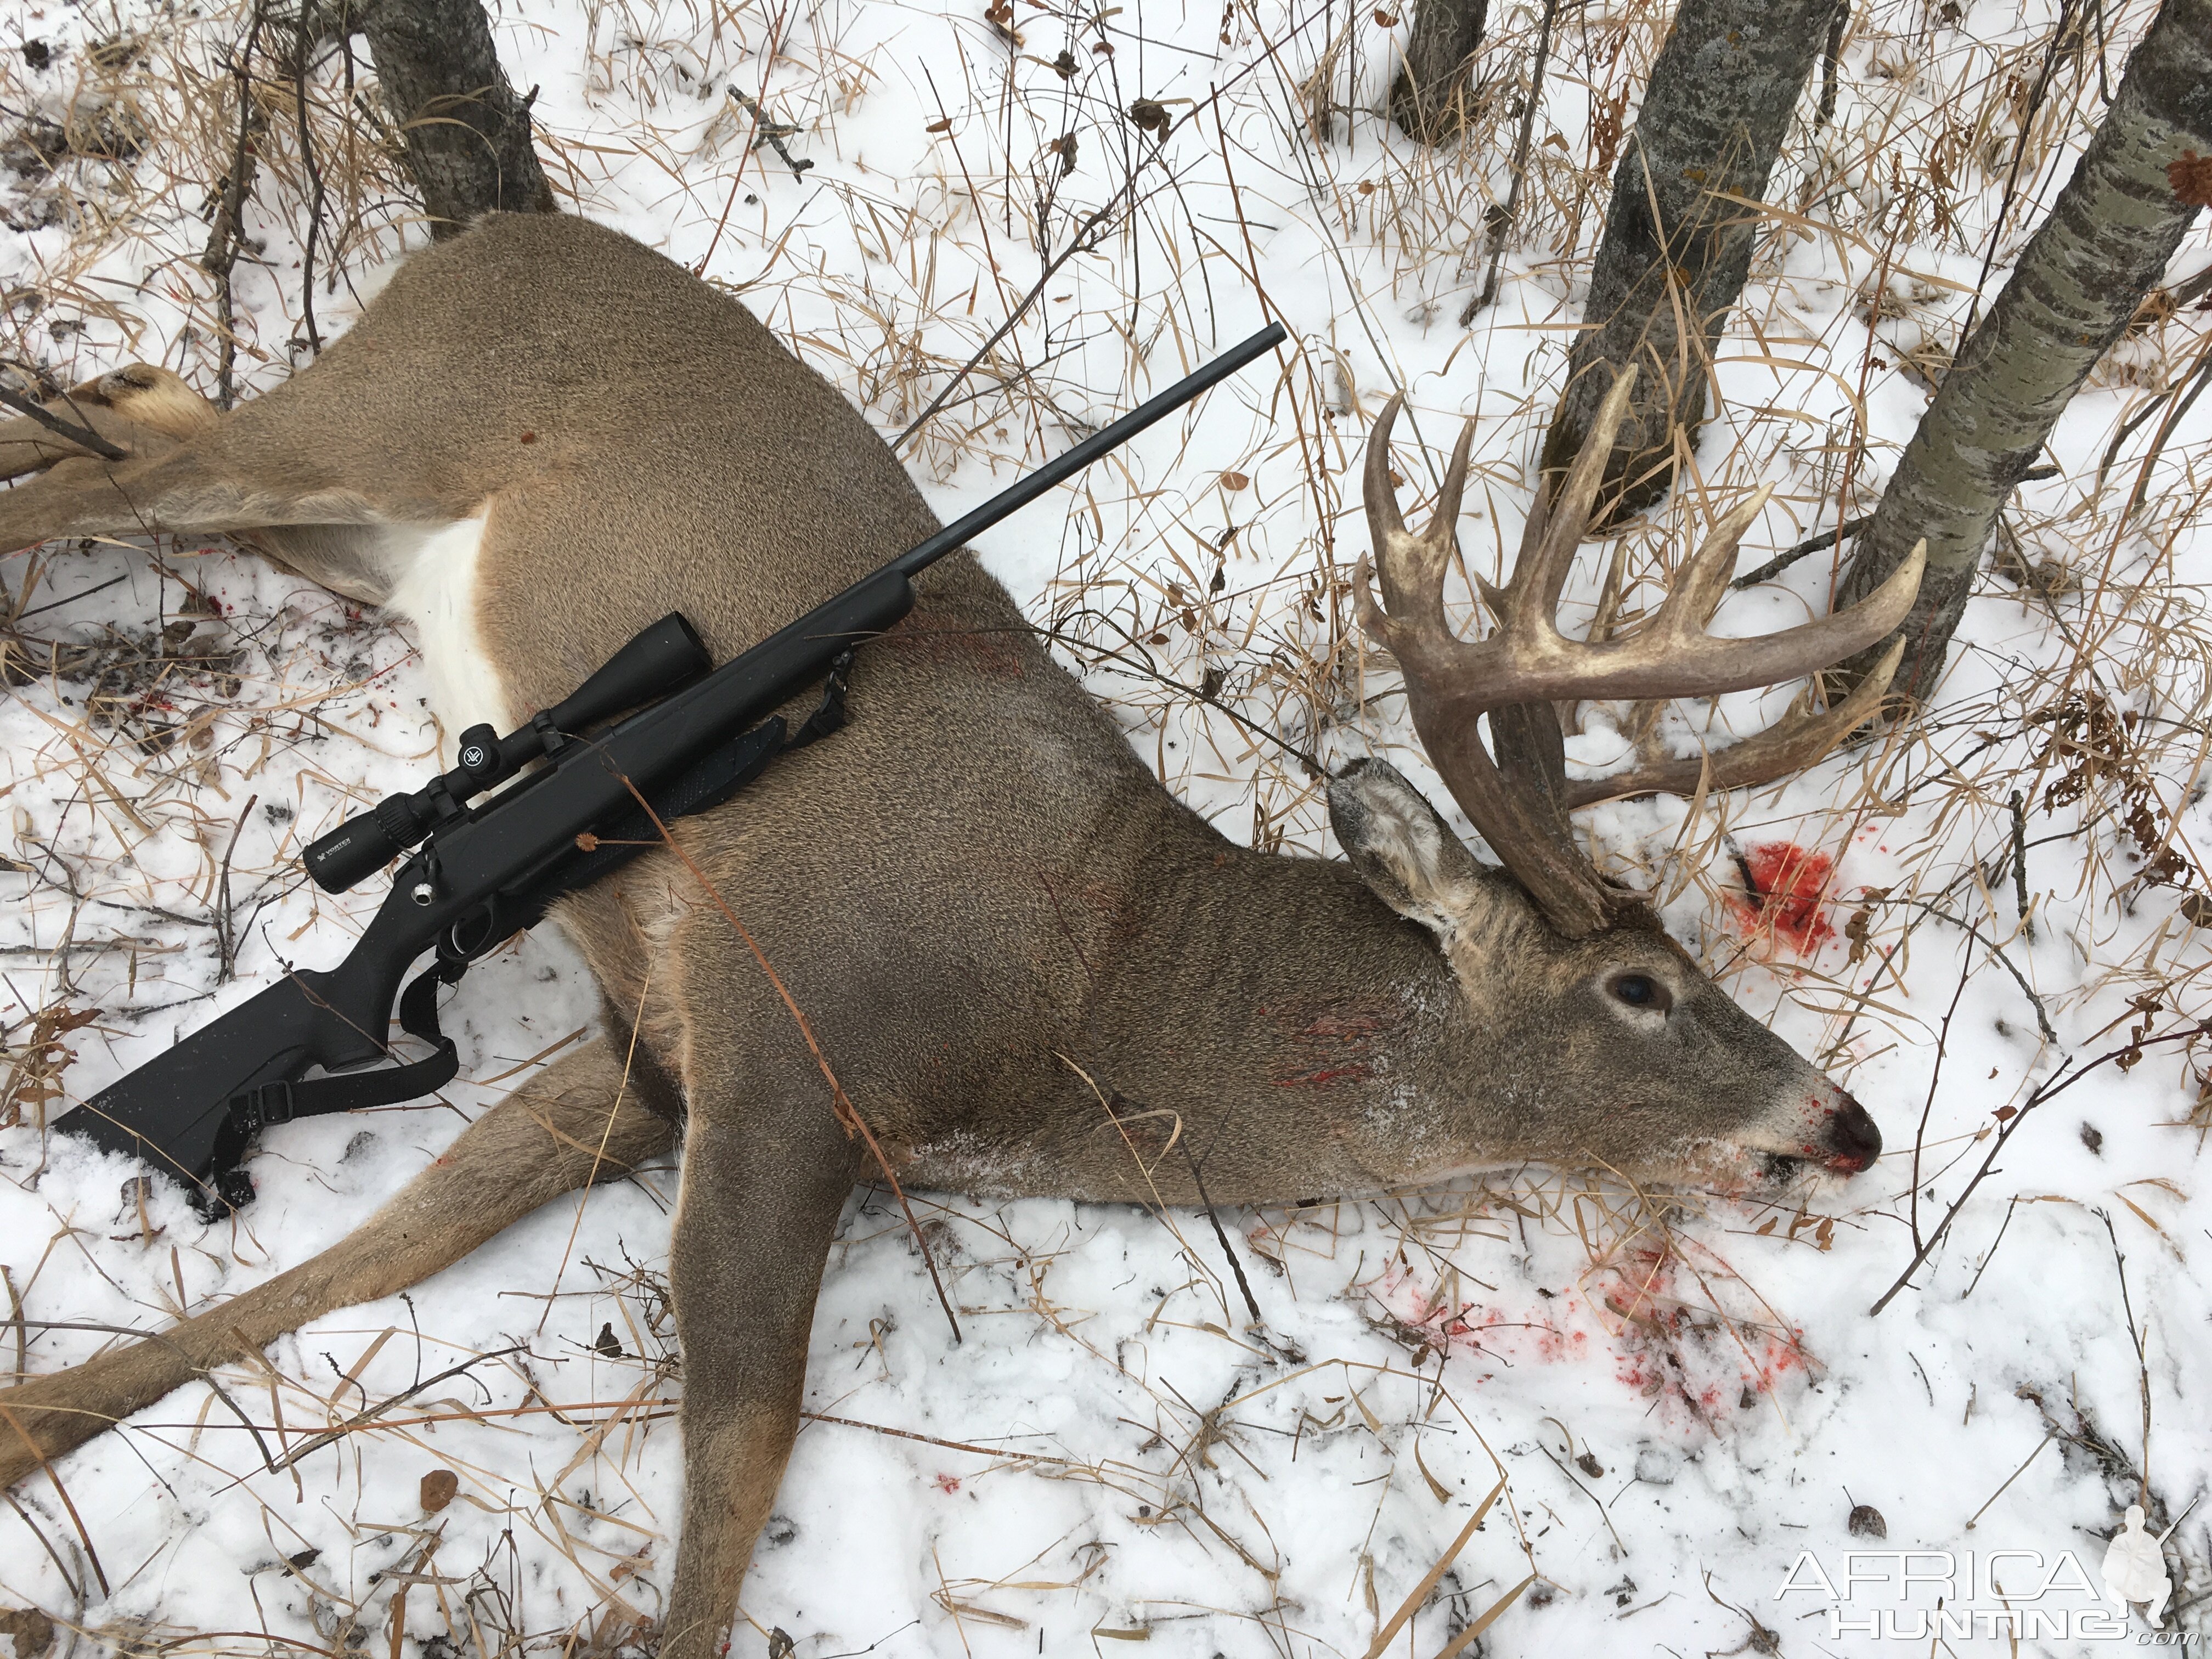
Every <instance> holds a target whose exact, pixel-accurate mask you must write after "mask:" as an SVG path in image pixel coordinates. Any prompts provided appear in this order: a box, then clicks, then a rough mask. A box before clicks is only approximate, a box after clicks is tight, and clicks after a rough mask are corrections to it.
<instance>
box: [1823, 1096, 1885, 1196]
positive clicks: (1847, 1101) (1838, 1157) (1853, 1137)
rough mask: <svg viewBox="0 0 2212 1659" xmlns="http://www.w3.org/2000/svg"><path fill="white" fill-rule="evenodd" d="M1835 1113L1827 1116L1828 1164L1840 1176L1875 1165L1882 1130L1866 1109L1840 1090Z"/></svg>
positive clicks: (1879, 1150)
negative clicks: (1876, 1125)
mask: <svg viewBox="0 0 2212 1659" xmlns="http://www.w3.org/2000/svg"><path fill="white" fill-rule="evenodd" d="M1838 1095H1839V1098H1838V1103H1837V1106H1836V1109H1835V1112H1834V1115H1832V1116H1831V1117H1830V1118H1829V1119H1828V1127H1827V1133H1826V1137H1825V1139H1826V1142H1827V1148H1828V1158H1827V1164H1828V1167H1829V1168H1830V1169H1831V1170H1834V1171H1835V1172H1836V1173H1837V1174H1838V1175H1857V1174H1858V1173H1859V1172H1860V1171H1861V1170H1869V1169H1872V1168H1873V1167H1874V1161H1875V1159H1876V1158H1880V1157H1881V1130H1880V1129H1879V1128H1877V1127H1875V1121H1874V1119H1873V1118H1871V1117H1869V1116H1868V1115H1867V1109H1866V1108H1865V1107H1863V1106H1862V1105H1860V1104H1859V1103H1858V1102H1857V1101H1856V1100H1854V1099H1852V1098H1851V1097H1850V1096H1849V1095H1846V1094H1842V1093H1841V1091H1838Z"/></svg>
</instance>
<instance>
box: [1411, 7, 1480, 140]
mask: <svg viewBox="0 0 2212 1659" xmlns="http://www.w3.org/2000/svg"><path fill="white" fill-rule="evenodd" d="M1489 12H1490V0H1415V4H1414V7H1413V38H1412V39H1411V40H1408V41H1407V43H1406V61H1405V64H1403V66H1401V68H1400V70H1398V78H1397V79H1396V80H1395V81H1394V82H1391V85H1390V118H1391V119H1392V120H1394V121H1395V122H1396V123H1397V124H1398V125H1400V126H1401V127H1402V128H1404V129H1405V130H1406V131H1407V132H1409V133H1411V134H1412V135H1413V137H1416V138H1419V140H1421V142H1422V143H1429V144H1434V143H1441V142H1442V141H1443V140H1444V139H1446V138H1449V137H1452V136H1453V135H1454V134H1455V133H1456V132H1457V131H1459V130H1460V128H1461V127H1462V125H1465V117H1464V113H1463V112H1462V109H1461V108H1460V103H1461V100H1462V96H1463V95H1464V94H1465V93H1466V90H1467V78H1468V63H1469V61H1470V60H1471V59H1473V58H1474V49H1475V48H1476V47H1477V46H1480V45H1481V44H1482V27H1483V24H1484V22H1485V21H1486V19H1487V18H1488V15H1489Z"/></svg>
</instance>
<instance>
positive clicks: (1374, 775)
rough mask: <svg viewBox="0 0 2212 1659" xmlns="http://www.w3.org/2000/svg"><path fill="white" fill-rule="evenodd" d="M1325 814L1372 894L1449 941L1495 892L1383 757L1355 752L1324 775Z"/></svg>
mask: <svg viewBox="0 0 2212 1659" xmlns="http://www.w3.org/2000/svg"><path fill="white" fill-rule="evenodd" d="M1328 819H1329V824H1330V827H1331V828H1333V829H1334V830H1335V831H1336V839H1337V841H1338V842H1339V843H1340V844H1341V845H1342V847H1343V848H1344V851H1345V855H1346V857H1347V858H1349V859H1350V860H1352V868H1353V869H1354V870H1356V871H1358V872H1359V876H1360V878H1361V879H1362V880H1363V881H1364V882H1365V883H1366V884H1368V886H1369V887H1370V888H1371V889H1373V890H1374V892H1375V896H1376V897H1377V898H1379V899H1381V900H1382V901H1383V903H1385V904H1387V905H1389V907H1390V908H1392V909H1393V910H1395V911H1396V912H1397V913H1398V914H1399V915H1401V916H1404V917H1406V918H1407V920H1408V921H1418V922H1419V923H1420V924H1421V926H1422V927H1426V928H1427V929H1429V931H1430V932H1431V933H1435V934H1436V935H1437V938H1438V939H1443V940H1444V941H1445V942H1447V943H1449V941H1450V940H1451V939H1453V938H1454V937H1455V935H1457V934H1458V933H1460V932H1461V931H1462V929H1463V928H1465V927H1467V925H1468V922H1469V921H1471V920H1472V919H1473V916H1474V913H1476V912H1480V911H1483V910H1486V909H1488V908H1490V907H1492V905H1494V904H1495V903H1496V902H1498V899H1499V897H1500V896H1501V895H1500V893H1499V891H1498V889H1499V887H1500V886H1501V884H1503V882H1502V878H1500V877H1498V875H1496V874H1495V873H1493V872H1491V871H1490V870H1488V869H1486V868H1485V867H1484V866H1483V865H1482V864H1481V863H1480V862H1479V861H1478V860H1476V858H1475V856H1474V854H1472V853H1470V852H1468V850H1467V847H1466V844H1465V843H1464V842H1462V841H1461V840H1460V838H1459V837H1458V836H1455V835H1454V834H1453V833H1452V828H1451V826H1450V825H1449V824H1448V823H1445V822H1444V821H1443V817H1441V816H1440V815H1439V814H1438V813H1437V809H1436V808H1435V807H1433V806H1431V805H1429V802H1428V798H1427V797H1426V796H1425V795H1423V794H1422V793H1421V792H1420V791H1419V790H1418V789H1416V788H1414V787H1413V785H1412V784H1410V783H1408V782H1407V781H1406V780H1405V778H1404V776H1403V775H1401V773H1400V772H1399V770H1398V769H1397V768H1396V767H1395V766H1392V765H1391V764H1390V763H1389V762H1388V761H1379V760H1356V761H1353V762H1352V763H1350V764H1348V765H1347V766H1346V767H1345V769H1343V770H1342V771H1340V772H1339V773H1337V774H1336V775H1335V776H1334V777H1332V778H1331V779H1330V780H1329V781H1328Z"/></svg>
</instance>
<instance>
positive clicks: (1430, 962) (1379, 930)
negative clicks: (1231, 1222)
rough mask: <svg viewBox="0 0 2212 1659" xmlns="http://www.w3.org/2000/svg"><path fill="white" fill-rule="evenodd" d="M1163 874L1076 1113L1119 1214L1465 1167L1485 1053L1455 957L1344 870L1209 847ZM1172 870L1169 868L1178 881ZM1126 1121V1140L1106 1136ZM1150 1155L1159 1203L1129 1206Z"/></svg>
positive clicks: (1153, 885)
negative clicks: (1473, 1097) (1474, 1078)
mask: <svg viewBox="0 0 2212 1659" xmlns="http://www.w3.org/2000/svg"><path fill="white" fill-rule="evenodd" d="M1194 850H1195V854H1196V855H1195V856H1193V857H1189V858H1186V859H1183V860H1175V861H1167V860H1159V859H1158V858H1157V857H1155V858H1154V859H1153V860H1150V861H1149V864H1148V868H1147V872H1146V875H1147V886H1148V887H1149V889H1150V890H1151V896H1152V902H1151V903H1149V904H1147V905H1146V907H1145V910H1146V915H1147V925H1146V926H1144V927H1142V928H1141V929H1134V928H1133V929H1129V930H1127V932H1128V933H1130V934H1132V935H1133V936H1132V937H1128V938H1127V939H1126V940H1125V942H1124V944H1123V946H1122V948H1121V949H1120V950H1119V951H1118V952H1117V953H1116V954H1115V957H1113V958H1111V959H1112V960H1113V961H1114V962H1115V964H1116V966H1115V971H1114V972H1113V974H1112V975H1111V976H1110V979H1108V980H1107V981H1104V982H1103V983H1102V985H1101V986H1100V988H1099V993H1098V994H1097V996H1096V998H1095V999H1094V1002H1093V1007H1092V1012H1091V1018H1090V1021H1089V1030H1088V1031H1087V1033H1086V1036H1087V1038H1088V1041H1087V1042H1086V1043H1085V1049H1086V1051H1087V1056H1088V1060H1089V1061H1090V1062H1091V1063H1089V1064H1086V1065H1085V1072H1087V1073H1089V1074H1090V1076H1091V1079H1092V1082H1093V1083H1095V1085H1096V1091H1092V1090H1091V1089H1090V1088H1088V1087H1086V1088H1085V1089H1084V1090H1082V1091H1080V1094H1079V1097H1078V1098H1076V1099H1075V1101H1074V1102H1073V1107H1072V1109H1073V1111H1075V1112H1076V1113H1078V1114H1081V1115H1086V1116H1087V1117H1088V1119H1089V1120H1090V1123H1091V1128H1090V1129H1088V1130H1086V1132H1085V1133H1084V1134H1083V1135H1082V1136H1081V1138H1080V1139H1081V1141H1082V1143H1083V1144H1085V1145H1086V1146H1091V1148H1092V1149H1093V1150H1094V1152H1095V1154H1096V1155H1095V1157H1093V1158H1091V1159H1090V1160H1088V1164H1089V1167H1086V1168H1085V1169H1082V1170H1077V1171H1074V1172H1073V1173H1074V1174H1075V1176H1076V1177H1077V1179H1076V1181H1075V1182H1074V1184H1075V1185H1077V1186H1079V1187H1081V1188H1085V1189H1086V1191H1087V1192H1088V1193H1089V1194H1095V1195H1096V1196H1098V1197H1101V1198H1124V1199H1126V1198H1130V1197H1151V1196H1152V1195H1153V1194H1154V1193H1155V1192H1156V1193H1157V1196H1158V1199H1159V1200H1164V1201H1166V1202H1170V1203H1176V1202H1190V1201H1193V1200H1197V1199H1199V1198H1200V1195H1201V1194H1200V1186H1201V1184H1202V1186H1203V1188H1204V1193H1203V1196H1204V1197H1206V1198H1207V1199H1210V1200H1212V1201H1214V1202H1217V1203H1240V1204H1252V1203H1267V1204H1275V1203H1294V1202H1297V1200H1301V1199H1306V1198H1311V1197H1318V1196H1324V1195H1326V1196H1340V1195H1346V1194H1363V1193H1373V1192H1378V1191H1383V1190H1385V1189H1388V1188H1396V1187H1401V1186H1408V1185H1414V1184H1419V1183H1420V1182H1427V1181H1433V1180H1437V1179H1439V1178H1441V1177H1443V1176H1446V1175H1449V1174H1450V1173H1452V1172H1453V1171H1454V1170H1455V1168H1463V1167H1465V1163H1466V1156H1465V1148H1464V1147H1462V1146H1455V1145H1452V1144H1448V1143H1447V1140H1446V1138H1445V1136H1444V1134H1443V1127H1442V1126H1443V1124H1445V1123H1447V1122H1450V1121H1463V1120H1464V1116H1465V1107H1464V1096H1465V1093H1466V1091H1467V1090H1468V1087H1469V1077H1468V1073H1469V1061H1470V1059H1471V1058H1474V1057H1479V1055H1480V1052H1481V1049H1482V1047H1483V1044H1482V1041H1481V1036H1480V1031H1479V1030H1477V1029H1476V1026H1477V1021H1476V1018H1475V1016H1474V1012H1473V1011H1472V1010H1471V1009H1470V1007H1469V1006H1468V1000H1467V997H1466V995H1465V994H1464V993H1463V992H1462V989H1461V987H1460V986H1459V984H1458V982H1457V981H1456V980H1455V978H1454V976H1453V974H1452V970H1451V969H1450V967H1449V964H1448V963H1447V962H1446V961H1445V958H1444V956H1443V952H1442V951H1440V950H1439V949H1438V948H1437V945H1436V943H1435V942H1434V940H1433V939H1432V938H1431V936H1430V935H1429V934H1428V933H1425V931H1423V930H1422V929H1420V928H1419V927H1415V926H1414V925H1413V924H1411V923H1409V922H1407V921H1402V920H1401V918H1400V917H1398V916H1397V915H1395V914H1394V913H1393V912H1392V911H1390V910H1389V908H1387V907H1385V906H1384V905H1383V903H1382V902H1381V901H1380V900H1378V899H1376V897H1375V896H1374V895H1373V894H1371V893H1370V891H1369V890H1367V888H1366V887H1365V886H1364V884H1362V883H1361V882H1360V880H1359V879H1358V877H1357V876H1356V875H1355V874H1354V873H1353V872H1352V870H1351V869H1350V868H1349V867H1348V866H1345V865H1343V864H1340V863H1337V862H1334V861H1333V860H1319V859H1310V858H1289V857H1278V856H1269V855H1267V854H1255V853H1251V852H1249V851H1246V850H1244V849H1241V848H1231V847H1230V846H1229V845H1228V844H1227V843H1225V842H1221V841H1219V840H1218V838H1217V837H1214V836H1212V832H1211V831H1207V832H1206V844H1205V845H1204V846H1203V847H1201V848H1197V849H1194ZM1163 866H1164V867H1163ZM1109 1109H1110V1113H1111V1115H1112V1116H1113V1117H1114V1118H1115V1120H1116V1123H1115V1125H1114V1126H1113V1127H1112V1128H1111V1132H1110V1133H1097V1125H1098V1124H1099V1123H1100V1121H1101V1120H1102V1119H1103V1117H1104V1116H1105V1115H1107V1113H1108V1110H1109ZM1139 1159H1141V1161H1142V1163H1143V1164H1145V1166H1146V1175H1147V1179H1146V1182H1144V1183H1143V1185H1144V1186H1145V1188H1146V1190H1144V1191H1142V1192H1133V1191H1132V1190H1131V1179H1130V1177H1131V1176H1132V1174H1133V1172H1134V1166H1135V1164H1136V1163H1137V1162H1138V1161H1139Z"/></svg>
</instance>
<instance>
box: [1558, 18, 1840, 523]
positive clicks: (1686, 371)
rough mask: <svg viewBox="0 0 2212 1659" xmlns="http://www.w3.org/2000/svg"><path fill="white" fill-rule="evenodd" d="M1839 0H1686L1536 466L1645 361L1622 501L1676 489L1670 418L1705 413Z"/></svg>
mask: <svg viewBox="0 0 2212 1659" xmlns="http://www.w3.org/2000/svg"><path fill="white" fill-rule="evenodd" d="M1838 3H1839V0H1682V7H1681V10H1680V12H1679V13H1677V14H1676V15H1675V18H1674V27H1673V28H1672V29H1671V30H1669V31H1668V35H1667V40H1666V44H1665V45H1664V46H1662V47H1661V48H1660V51H1659V58H1658V61H1657V62H1656V64H1653V65H1652V69H1651V82H1650V87H1649V88H1647V89H1646V90H1645V92H1644V106H1643V108H1642V110H1641V112H1639V113H1638V116H1637V118H1636V128H1635V131H1633V132H1632V133H1631V134H1630V135H1629V137H1628V138H1627V139H1626V141H1625V142H1624V143H1622V145H1621V150H1620V162H1619V164H1618V165H1617V166H1616V167H1614V169H1613V200H1612V204H1611V205H1610V206H1609V207H1608V208H1607V210H1606V221H1605V236H1604V240H1601V242H1600V243H1599V244H1598V250H1597V260H1596V264H1595V266H1594V267H1593V268H1592V270H1591V273H1590V292H1589V303H1588V305H1586V306H1585V307H1583V323H1584V324H1585V325H1586V331H1585V332H1584V333H1583V334H1582V335H1581V336H1580V337H1578V338H1577V340H1576V342H1575V349H1574V353H1573V356H1571V358H1570V360H1569V368H1568V374H1569V380H1568V384H1567V391H1566V395H1565V397H1564V398H1561V400H1560V403H1559V413H1558V414H1557V415H1556V416H1553V422H1552V428H1551V430H1550V432H1549V433H1547V435H1546V436H1545V440H1544V451H1543V459H1542V462H1541V465H1542V468H1543V470H1544V471H1546V472H1553V471H1563V470H1564V469H1565V467H1566V466H1567V465H1568V464H1569V463H1570V462H1571V461H1572V460H1573V459H1574V457H1575V454H1576V453H1577V451H1578V450H1579V449H1580V448H1581V447H1582V444H1583V439H1584V438H1585V437H1587V436H1588V435H1589V426H1590V422H1591V420H1592V418H1593V417H1594V416H1595V415H1596V413H1597V409H1598V405H1599V404H1601V403H1603V402H1604V401H1605V394H1606V392H1607V390H1608V389H1610V387H1611V386H1612V385H1613V371H1614V370H1616V369H1619V368H1622V367H1624V366H1626V364H1628V363H1631V362H1634V363H1635V364H1636V365H1637V366H1638V369H1639V370H1640V374H1639V375H1638V381H1637V386H1636V396H1635V400H1634V402H1633V403H1632V404H1630V406H1629V414H1628V419H1627V420H1626V422H1623V423H1622V425H1621V428H1620V437H1619V438H1618V439H1617V440H1616V441H1615V442H1614V446H1613V455H1612V457H1611V459H1609V461H1608V462H1607V468H1606V482H1607V488H1608V489H1615V488H1617V489H1620V490H1621V491H1622V494H1621V498H1620V505H1619V507H1617V508H1616V509H1615V511H1616V513H1632V512H1635V511H1637V510H1638V509H1639V508H1641V507H1645V506H1647V505H1649V504H1650V502H1652V501H1656V500H1657V499H1658V497H1659V496H1660V495H1662V494H1664V493H1665V491H1666V489H1667V486H1668V482H1669V481H1670V480H1671V478H1672V477H1673V472H1674V432H1675V429H1676V428H1678V427H1679V428H1682V429H1683V430H1684V431H1686V432H1688V433H1692V434H1694V433H1695V431H1696V429H1697V428H1698V427H1699V424H1700V423H1701V422H1703V421H1704V420H1705V394H1706V381H1707V379H1708V376H1709V373H1710V368H1711V361H1712V354H1713V347H1714V343H1715V342H1716V341H1717V339H1718V338H1719V337H1720V331H1721V326H1722V325H1723V322H1724V321H1725V320H1726V319H1727V317H1728V313H1729V311H1730V310H1732V309H1733V308H1734V307H1735V302H1736V297H1737V296H1738V295H1740V294H1741V293H1742V291H1743V282H1744V277H1745V276H1746V275H1747V273H1748V272H1749V270H1750V269H1751V253H1752V247H1753V243H1754V241H1755V240H1756V237H1757V232H1758V212H1757V210H1756V209H1754V208H1750V207H1746V206H1744V205H1743V204H1742V203H1743V202H1744V201H1752V202H1756V201H1758V200H1759V198H1760V197H1763V196H1764V195H1765V191H1766V181H1767V179H1768V178H1769V176H1770V175H1771V173H1773V171H1774V162H1775V158H1776V157H1777V156H1778V155H1779V154H1780V152H1781V149H1782V140H1783V138H1784V137H1785V136H1786V135H1787V133H1788V132H1789V130H1790V115H1791V114H1792V112H1795V110H1796V107H1797V101H1798V100H1799V98H1800V97H1801V96H1802V94H1803V93H1804V90H1805V83H1806V82H1807V81H1808V79H1809V78H1810V76H1811V75H1812V71H1813V65H1814V63H1815V62H1816V61H1818V59H1819V58H1820V53H1821V49H1822V48H1823V46H1825V45H1826V42H1827V39H1828V33H1829V25H1830V23H1831V21H1832V19H1833V18H1834V16H1835V14H1836V9H1837V7H1838ZM1730 197H1735V198H1739V199H1736V200H1730V199H1729V198H1730Z"/></svg>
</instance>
